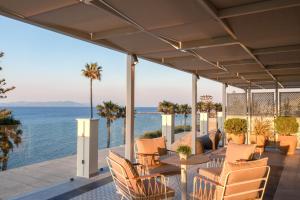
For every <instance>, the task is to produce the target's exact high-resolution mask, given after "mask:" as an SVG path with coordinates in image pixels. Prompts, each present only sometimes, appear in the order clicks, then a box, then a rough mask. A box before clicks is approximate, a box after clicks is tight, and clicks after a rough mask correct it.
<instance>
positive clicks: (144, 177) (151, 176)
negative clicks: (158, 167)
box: [137, 173, 164, 180]
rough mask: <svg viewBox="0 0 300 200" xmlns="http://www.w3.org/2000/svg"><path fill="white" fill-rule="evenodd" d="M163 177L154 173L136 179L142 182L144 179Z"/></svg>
mask: <svg viewBox="0 0 300 200" xmlns="http://www.w3.org/2000/svg"><path fill="white" fill-rule="evenodd" d="M163 176H164V175H162V174H159V173H155V174H150V175H144V176H140V177H138V178H137V179H140V180H144V179H151V178H161V177H163Z"/></svg>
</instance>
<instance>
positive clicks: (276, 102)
mask: <svg viewBox="0 0 300 200" xmlns="http://www.w3.org/2000/svg"><path fill="white" fill-rule="evenodd" d="M275 84H276V85H275V115H274V119H276V117H278V116H279V115H280V113H279V112H280V110H279V101H278V97H279V94H278V83H277V82H275ZM273 123H274V120H273ZM274 135H275V141H278V134H276V132H275V129H274Z"/></svg>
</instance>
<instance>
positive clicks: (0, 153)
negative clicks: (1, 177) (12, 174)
mask: <svg viewBox="0 0 300 200" xmlns="http://www.w3.org/2000/svg"><path fill="white" fill-rule="evenodd" d="M3 56H4V53H3V52H0V58H1V57H3ZM0 70H2V68H1V67H0ZM5 85H6V82H5V79H1V80H0V98H6V93H7V92H9V91H11V90H13V89H15V87H14V86H13V87H10V88H5ZM20 125H21V122H20V121H19V120H16V119H14V118H13V116H12V114H11V111H9V110H7V109H1V110H0V170H2V171H4V170H6V169H7V164H8V159H9V152H10V151H12V150H13V148H14V145H15V146H17V147H18V145H19V144H20V143H21V141H22V140H21V134H22V130H21V129H20Z"/></svg>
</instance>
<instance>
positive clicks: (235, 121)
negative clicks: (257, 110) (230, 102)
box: [224, 118, 247, 144]
mask: <svg viewBox="0 0 300 200" xmlns="http://www.w3.org/2000/svg"><path fill="white" fill-rule="evenodd" d="M224 129H225V131H226V133H227V134H228V139H231V140H232V141H233V142H234V143H236V144H244V142H245V134H246V132H247V121H246V120H245V119H240V118H232V119H227V120H226V121H225V123H224Z"/></svg>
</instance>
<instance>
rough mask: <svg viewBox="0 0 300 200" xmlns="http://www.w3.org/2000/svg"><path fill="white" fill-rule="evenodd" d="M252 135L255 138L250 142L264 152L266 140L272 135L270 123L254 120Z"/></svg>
mask: <svg viewBox="0 0 300 200" xmlns="http://www.w3.org/2000/svg"><path fill="white" fill-rule="evenodd" d="M253 133H254V136H255V138H254V139H252V141H255V143H256V144H257V146H258V147H259V148H261V150H262V151H264V147H265V144H266V140H267V139H268V138H269V136H270V135H271V134H272V131H271V123H270V121H269V120H263V119H262V118H260V119H255V120H254V127H253Z"/></svg>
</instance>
